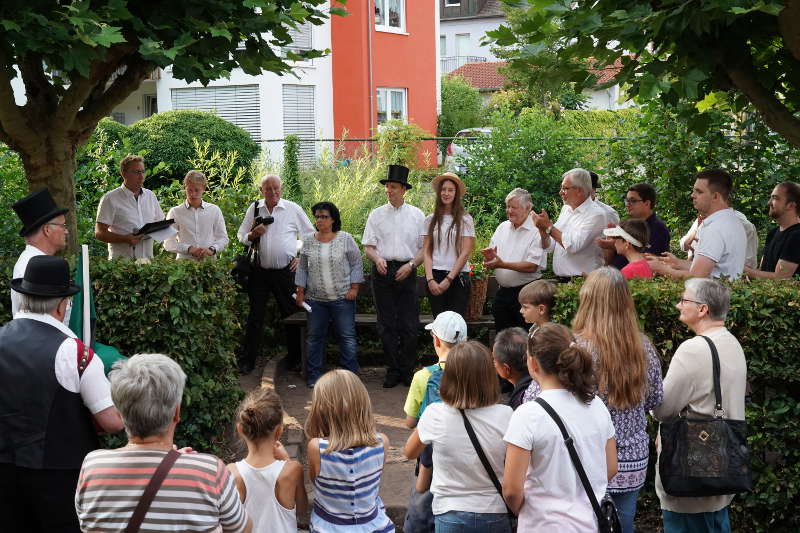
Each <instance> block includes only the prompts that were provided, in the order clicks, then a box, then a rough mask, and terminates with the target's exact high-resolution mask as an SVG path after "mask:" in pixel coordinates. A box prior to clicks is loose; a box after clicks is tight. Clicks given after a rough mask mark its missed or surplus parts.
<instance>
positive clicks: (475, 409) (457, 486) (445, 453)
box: [404, 341, 512, 533]
mask: <svg viewBox="0 0 800 533" xmlns="http://www.w3.org/2000/svg"><path fill="white" fill-rule="evenodd" d="M439 395H440V396H441V399H442V401H441V402H438V403H432V404H430V405H429V406H428V407H427V408H426V409H425V411H424V412H423V413H422V416H421V417H420V419H419V424H418V425H417V428H416V429H415V430H414V432H413V433H412V434H411V436H410V437H409V438H408V441H407V442H406V445H405V450H404V453H405V455H406V457H408V458H409V459H414V458H416V457H418V456H419V454H420V453H422V450H423V449H424V448H425V446H426V445H428V444H433V479H432V481H431V489H430V490H431V492H432V493H433V515H434V520H435V523H436V531H440V530H441V529H444V530H446V531H450V532H463V533H472V532H474V533H483V532H485V531H492V532H495V533H504V532H508V533H510V532H511V524H510V523H509V520H508V514H507V508H506V505H505V502H504V501H503V497H502V495H501V494H500V493H499V492H498V490H497V489H496V488H495V485H494V483H493V481H492V479H491V477H490V476H489V473H488V472H487V470H486V469H485V468H484V466H483V464H482V463H481V460H480V459H479V457H478V453H477V452H476V448H475V447H474V446H473V444H472V441H471V440H470V437H469V433H468V432H467V424H470V425H471V427H472V428H473V430H474V433H475V436H476V437H477V440H478V443H479V444H480V447H481V448H482V450H483V452H484V454H485V455H486V457H487V459H488V462H489V464H490V465H491V467H492V470H493V471H494V473H495V476H496V477H497V478H498V479H499V480H500V482H502V479H503V461H504V460H505V451H506V450H505V444H504V443H503V433H505V431H506V428H507V426H508V421H509V419H510V418H511V412H512V411H511V408H510V407H509V406H507V405H500V404H498V403H497V401H498V399H499V396H500V387H499V384H498V381H497V375H496V373H495V369H494V363H493V362H492V355H491V353H490V352H489V349H488V348H486V346H484V345H482V344H481V343H479V342H477V341H464V342H460V343H458V344H456V345H455V346H454V347H453V348H452V349H451V350H450V353H449V354H448V355H447V366H446V367H445V369H444V373H443V374H442V381H441V384H440V387H439Z"/></svg>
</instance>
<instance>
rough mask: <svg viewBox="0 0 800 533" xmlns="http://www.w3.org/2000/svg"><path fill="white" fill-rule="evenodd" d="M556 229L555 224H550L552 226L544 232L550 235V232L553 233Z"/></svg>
mask: <svg viewBox="0 0 800 533" xmlns="http://www.w3.org/2000/svg"><path fill="white" fill-rule="evenodd" d="M554 227H556V226H555V224H550V226H549V227H548V228H547V229H546V230H544V232H545V233H547V234H548V235H550V232H551V231H553V228H554Z"/></svg>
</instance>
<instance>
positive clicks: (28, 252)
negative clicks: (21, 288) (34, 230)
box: [11, 244, 47, 317]
mask: <svg viewBox="0 0 800 533" xmlns="http://www.w3.org/2000/svg"><path fill="white" fill-rule="evenodd" d="M37 255H47V254H46V253H44V252H43V251H41V250H40V249H38V248H37V247H35V246H32V245H30V244H26V245H25V249H24V250H23V251H22V253H21V254H19V259H17V262H16V263H15V264H14V273H13V274H12V276H11V279H17V278H21V277H24V276H25V269H26V268H28V261H30V260H31V257H36V256H37ZM19 301H20V294H19V293H18V292H17V291H15V290H14V289H11V316H12V317H13V316H14V315H16V314H17V311H19Z"/></svg>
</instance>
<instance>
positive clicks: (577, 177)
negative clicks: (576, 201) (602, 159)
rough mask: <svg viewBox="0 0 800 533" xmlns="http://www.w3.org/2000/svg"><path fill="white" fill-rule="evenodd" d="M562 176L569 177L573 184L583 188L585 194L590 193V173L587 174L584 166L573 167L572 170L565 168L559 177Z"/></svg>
mask: <svg viewBox="0 0 800 533" xmlns="http://www.w3.org/2000/svg"><path fill="white" fill-rule="evenodd" d="M564 178H569V179H570V181H571V182H572V185H573V186H575V187H580V188H581V189H583V192H585V193H586V196H589V195H590V194H592V175H591V174H589V171H588V170H586V169H585V168H573V169H572V170H567V171H566V172H564V174H563V175H562V176H561V179H564Z"/></svg>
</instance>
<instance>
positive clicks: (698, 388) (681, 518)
mask: <svg viewBox="0 0 800 533" xmlns="http://www.w3.org/2000/svg"><path fill="white" fill-rule="evenodd" d="M729 306H730V291H729V290H728V288H727V287H725V286H724V285H722V284H721V283H720V282H718V281H716V280H712V279H708V278H692V279H689V280H686V282H685V283H684V291H683V294H681V299H680V301H679V302H678V303H677V305H676V306H675V307H677V309H678V311H679V313H680V316H679V317H678V319H679V320H680V321H681V322H683V323H684V324H686V325H687V326H688V327H689V329H691V330H692V331H693V332H694V333H696V334H697V336H695V337H692V338H691V339H688V340H686V341H684V342H683V343H681V345H680V346H678V349H677V350H675V354H674V355H673V356H672V360H671V361H670V363H669V369H667V375H666V377H665V378H664V399H663V401H662V402H661V405H660V406H659V407H657V408H655V409H653V415H654V416H655V417H656V418H657V419H658V420H668V419H671V418H675V417H677V416H678V415H679V414H681V413H684V414H685V416H687V417H694V418H711V417H713V416H714V402H715V399H714V382H713V370H712V359H711V348H710V346H709V344H708V341H707V340H706V339H704V338H703V337H706V338H707V339H709V340H710V341H711V342H712V343H713V344H714V346H716V348H717V352H718V354H719V360H720V388H721V389H722V408H723V410H724V411H725V415H724V416H725V418H729V419H733V420H744V396H745V389H746V386H747V361H745V357H744V351H743V350H742V346H741V344H739V341H738V340H736V337H734V336H733V335H732V334H731V332H730V331H728V329H727V328H726V327H725V317H726V316H727V314H728V308H729ZM658 452H659V453H661V450H660V449H659V450H658ZM656 494H658V499H659V500H660V502H661V510H662V515H663V518H664V533H683V532H692V533H703V532H709V533H711V532H713V533H728V532H730V531H731V526H730V522H729V520H728V506H729V505H730V503H731V500H733V495H732V494H728V495H724V496H705V497H698V498H686V497H678V496H670V495H669V494H667V493H666V492H665V491H664V487H663V486H662V484H661V476H660V475H659V470H658V469H656Z"/></svg>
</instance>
